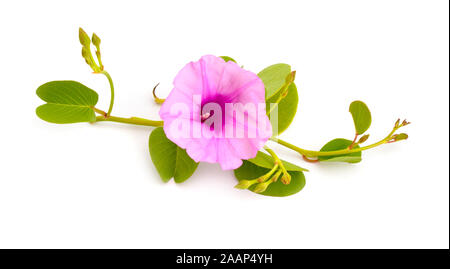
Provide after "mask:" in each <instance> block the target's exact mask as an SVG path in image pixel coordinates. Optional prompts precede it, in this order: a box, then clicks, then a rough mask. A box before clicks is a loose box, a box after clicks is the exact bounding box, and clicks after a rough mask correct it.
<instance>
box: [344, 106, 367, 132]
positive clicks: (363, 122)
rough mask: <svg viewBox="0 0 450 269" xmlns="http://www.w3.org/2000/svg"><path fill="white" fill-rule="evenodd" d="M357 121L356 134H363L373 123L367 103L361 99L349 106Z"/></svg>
mask: <svg viewBox="0 0 450 269" xmlns="http://www.w3.org/2000/svg"><path fill="white" fill-rule="evenodd" d="M349 111H350V113H351V114H352V117H353V122H354V123H355V130H356V134H358V135H361V134H363V133H364V132H365V131H367V129H369V127H370V124H371V123H372V116H371V114H370V110H369V108H368V107H367V105H366V104H364V103H363V102H361V101H353V102H352V103H351V104H350V108H349Z"/></svg>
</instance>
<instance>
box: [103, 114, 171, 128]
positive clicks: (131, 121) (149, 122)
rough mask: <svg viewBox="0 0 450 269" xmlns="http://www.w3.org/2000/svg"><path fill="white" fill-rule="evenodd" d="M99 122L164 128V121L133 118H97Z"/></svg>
mask: <svg viewBox="0 0 450 269" xmlns="http://www.w3.org/2000/svg"><path fill="white" fill-rule="evenodd" d="M96 119H97V121H115V122H121V123H127V124H134V125H143V126H154V127H158V126H163V124H164V122H163V121H156V120H147V119H143V118H138V117H131V118H122V117H115V116H109V117H106V118H105V117H104V116H97V118H96Z"/></svg>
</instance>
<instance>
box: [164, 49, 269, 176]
mask: <svg viewBox="0 0 450 269" xmlns="http://www.w3.org/2000/svg"><path fill="white" fill-rule="evenodd" d="M173 84H174V88H173V90H172V91H171V93H170V94H169V96H168V97H167V99H166V100H165V101H164V103H163V105H162V107H161V110H160V112H159V115H160V116H161V119H162V120H163V121H164V132H165V134H166V136H167V137H168V138H169V139H170V140H171V141H172V142H174V143H175V144H177V145H178V146H179V147H181V148H183V149H186V152H187V154H188V155H189V156H190V157H191V158H192V159H193V160H195V161H196V162H209V163H219V164H220V166H221V167H222V169H224V170H228V169H236V168H238V167H239V166H241V164H242V160H246V159H250V158H253V157H255V156H256V153H257V152H258V150H260V149H261V148H262V147H263V146H264V144H265V143H266V141H267V140H268V139H269V138H270V137H271V135H272V128H271V124H270V121H269V118H268V117H267V115H266V110H265V107H266V105H265V90H264V84H263V82H262V81H261V79H260V78H259V77H258V76H257V75H256V74H254V73H252V72H250V71H247V70H244V69H242V68H241V67H239V66H238V65H237V64H236V63H234V62H232V61H228V62H225V61H224V60H223V59H222V58H220V57H216V56H212V55H206V56H203V57H202V58H201V59H200V60H199V61H197V62H190V63H188V64H187V65H186V66H185V67H184V68H183V69H181V71H180V72H179V73H178V75H177V76H176V77H175V79H174V82H173Z"/></svg>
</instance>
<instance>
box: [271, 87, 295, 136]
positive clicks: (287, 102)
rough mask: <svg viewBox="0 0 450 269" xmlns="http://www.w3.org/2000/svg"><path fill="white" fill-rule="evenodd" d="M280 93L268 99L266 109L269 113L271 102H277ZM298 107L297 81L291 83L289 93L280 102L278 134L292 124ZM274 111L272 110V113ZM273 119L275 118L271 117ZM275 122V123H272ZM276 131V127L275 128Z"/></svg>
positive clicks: (278, 108)
mask: <svg viewBox="0 0 450 269" xmlns="http://www.w3.org/2000/svg"><path fill="white" fill-rule="evenodd" d="M278 96H279V94H275V95H274V96H273V97H271V98H269V99H267V100H266V111H267V113H269V112H270V104H271V103H275V102H276V101H277V99H278ZM297 107H298V92H297V86H295V83H291V85H289V88H288V93H287V95H286V96H285V97H284V98H283V99H281V101H280V102H279V103H278V107H277V111H278V118H277V119H276V121H277V122H278V129H277V131H278V134H281V133H282V132H284V131H285V130H286V129H287V128H288V127H289V125H291V123H292V121H293V120H294V117H295V113H297ZM273 113H274V112H273V111H272V114H273ZM271 121H273V119H271ZM272 124H273V123H272ZM274 131H275V128H274ZM273 135H274V136H277V134H275V133H274V134H273Z"/></svg>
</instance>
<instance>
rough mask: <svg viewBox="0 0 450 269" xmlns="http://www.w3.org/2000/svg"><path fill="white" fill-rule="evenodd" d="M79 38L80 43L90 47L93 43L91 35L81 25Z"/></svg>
mask: <svg viewBox="0 0 450 269" xmlns="http://www.w3.org/2000/svg"><path fill="white" fill-rule="evenodd" d="M79 38H80V43H81V45H83V46H84V47H89V46H90V44H91V40H90V39H89V36H88V35H87V34H86V32H85V31H84V30H83V29H82V28H81V27H80V29H79Z"/></svg>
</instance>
